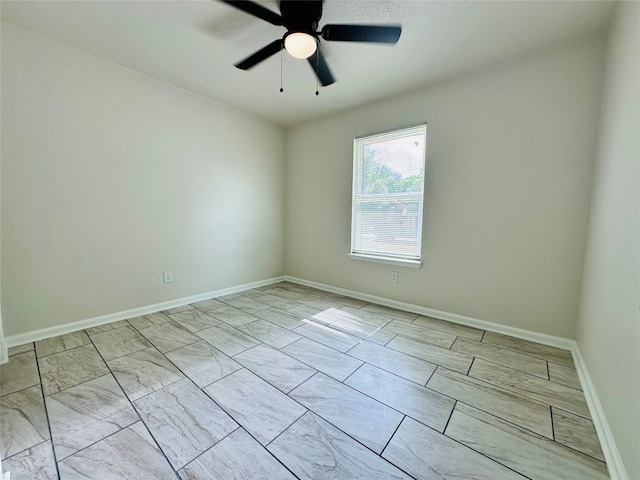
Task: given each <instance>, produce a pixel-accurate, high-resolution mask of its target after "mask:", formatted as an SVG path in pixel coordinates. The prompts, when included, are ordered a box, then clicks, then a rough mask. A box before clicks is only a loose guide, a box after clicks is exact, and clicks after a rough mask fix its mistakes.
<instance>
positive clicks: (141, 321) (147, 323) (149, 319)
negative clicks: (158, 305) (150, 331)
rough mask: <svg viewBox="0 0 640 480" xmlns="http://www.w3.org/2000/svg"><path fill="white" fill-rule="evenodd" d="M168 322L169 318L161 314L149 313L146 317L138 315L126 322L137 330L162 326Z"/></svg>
mask: <svg viewBox="0 0 640 480" xmlns="http://www.w3.org/2000/svg"><path fill="white" fill-rule="evenodd" d="M168 321H169V317H168V316H167V315H165V314H164V313H161V312H156V313H150V314H148V315H140V316H139V317H134V318H130V319H128V322H129V323H130V324H131V325H132V326H133V327H134V328H136V329H137V330H142V329H143V328H149V327H154V326H156V325H162V324H163V323H167V322H168Z"/></svg>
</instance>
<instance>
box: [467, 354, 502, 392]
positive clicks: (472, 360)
mask: <svg viewBox="0 0 640 480" xmlns="http://www.w3.org/2000/svg"><path fill="white" fill-rule="evenodd" d="M475 361H476V357H473V358H472V359H471V363H470V364H469V370H467V373H466V376H467V377H468V376H469V373H471V368H472V367H473V362H475ZM496 386H497V385H496Z"/></svg>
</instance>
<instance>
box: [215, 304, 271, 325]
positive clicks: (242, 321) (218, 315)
mask: <svg viewBox="0 0 640 480" xmlns="http://www.w3.org/2000/svg"><path fill="white" fill-rule="evenodd" d="M265 307H266V308H269V306H268V305H265ZM263 310H264V309H263ZM258 311H260V310H256V312H258ZM209 315H211V316H212V317H213V318H215V319H216V320H219V321H221V322H224V323H226V324H227V325H231V326H232V327H238V326H240V325H246V324H247V323H251V322H255V321H256V320H258V317H256V316H255V315H252V314H251V313H249V312H245V311H244V310H240V309H239V308H236V307H231V306H228V305H227V306H226V307H221V308H217V309H215V310H211V311H210V312H209Z"/></svg>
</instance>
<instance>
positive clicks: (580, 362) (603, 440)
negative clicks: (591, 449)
mask: <svg viewBox="0 0 640 480" xmlns="http://www.w3.org/2000/svg"><path fill="white" fill-rule="evenodd" d="M571 353H572V354H573V363H575V365H576V370H577V371H578V377H579V378H580V385H582V391H583V392H584V396H585V399H586V400H587V405H588V407H589V413H590V414H591V419H592V420H593V424H594V426H595V427H596V432H597V433H598V439H599V440H600V446H601V447H602V453H603V454H604V459H605V460H606V462H607V469H608V470H609V476H610V477H611V480H629V476H628V475H627V472H626V470H625V468H624V464H623V463H622V458H621V457H620V452H619V451H618V447H617V446H616V442H615V440H614V438H613V434H612V433H611V429H610V428H609V423H608V422H607V418H606V417H605V414H604V410H603V409H602V404H601V403H600V400H599V398H598V394H597V392H596V388H595V386H594V385H593V382H592V380H591V375H589V370H587V364H586V363H585V361H584V358H583V357H582V353H581V352H580V347H579V346H578V344H577V343H576V344H575V345H574V348H573V349H572V350H571Z"/></svg>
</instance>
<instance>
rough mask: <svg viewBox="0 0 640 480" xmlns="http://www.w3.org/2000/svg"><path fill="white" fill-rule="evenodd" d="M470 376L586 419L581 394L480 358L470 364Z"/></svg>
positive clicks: (587, 409)
mask: <svg viewBox="0 0 640 480" xmlns="http://www.w3.org/2000/svg"><path fill="white" fill-rule="evenodd" d="M469 376H470V377H473V378H477V379H478V380H482V381H483V382H487V383H491V384H492V385H496V386H498V387H500V388H504V389H505V390H509V391H511V392H515V393H518V394H520V395H523V396H525V397H529V398H532V399H534V400H537V401H539V402H542V403H545V404H547V405H552V406H554V407H559V408H562V409H564V410H567V411H569V412H573V413H577V414H578V415H582V416H583V417H587V418H589V407H588V406H587V401H586V400H585V398H584V394H583V393H582V391H581V390H576V389H575V388H571V387H567V386H565V385H560V384H559V383H554V382H550V381H549V380H544V379H542V378H539V377H534V376H533V375H529V374H527V373H523V372H520V371H519V370H514V369H512V368H508V367H503V366H501V365H497V364H495V363H490V362H486V361H484V360H482V359H480V358H476V360H475V361H474V362H473V365H472V366H471V370H470V371H469Z"/></svg>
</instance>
